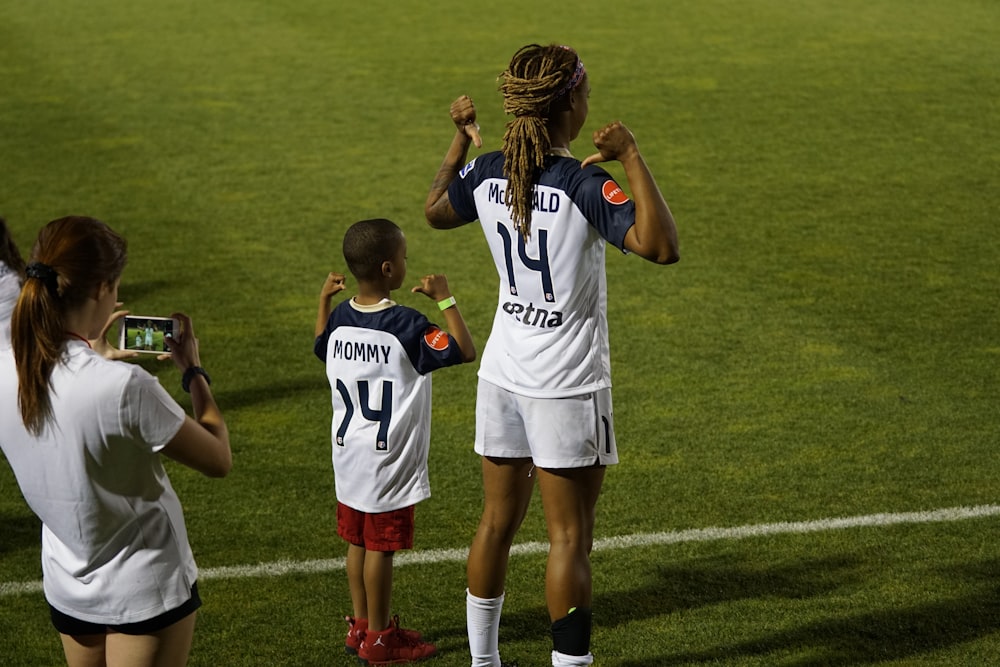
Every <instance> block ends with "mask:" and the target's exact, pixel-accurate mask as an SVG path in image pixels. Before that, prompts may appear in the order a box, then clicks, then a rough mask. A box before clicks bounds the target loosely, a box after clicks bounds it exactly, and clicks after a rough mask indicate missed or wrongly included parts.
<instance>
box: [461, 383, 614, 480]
mask: <svg viewBox="0 0 1000 667" xmlns="http://www.w3.org/2000/svg"><path fill="white" fill-rule="evenodd" d="M476 453H478V454H480V455H482V456H491V457H496V458H503V459H520V458H530V459H531V460H532V462H534V464H535V465H536V466H538V467H539V468H585V467H587V466H592V465H595V464H600V465H612V464H615V463H618V447H617V445H616V443H615V422H614V414H613V411H612V409H611V390H610V389H601V390H600V391H596V392H593V393H590V394H582V395H580V396H570V397H567V398H529V397H527V396H521V395H520V394H515V393H513V392H510V391H507V390H506V389H502V388H500V387H498V386H496V385H495V384H492V383H490V382H487V381H486V380H483V379H480V380H479V388H478V394H477V396H476Z"/></svg>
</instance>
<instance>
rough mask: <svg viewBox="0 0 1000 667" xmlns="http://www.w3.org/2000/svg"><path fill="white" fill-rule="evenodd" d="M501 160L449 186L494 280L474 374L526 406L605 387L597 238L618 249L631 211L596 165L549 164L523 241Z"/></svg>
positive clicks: (476, 163)
mask: <svg viewBox="0 0 1000 667" xmlns="http://www.w3.org/2000/svg"><path fill="white" fill-rule="evenodd" d="M506 187H507V179H506V178H505V177H504V175H503V154H502V153H500V152H499V151H497V152H492V153H486V154H484V155H481V156H479V157H477V158H476V159H474V160H473V161H472V162H470V163H469V164H468V165H466V166H465V168H464V169H462V171H461V172H460V173H459V177H458V178H456V179H455V180H454V181H452V183H451V185H450V186H449V188H448V198H449V199H450V201H451V205H452V207H453V208H454V209H455V212H456V213H457V214H458V215H459V216H460V217H461V218H462V219H464V220H468V221H472V220H476V219H478V220H479V221H480V223H481V225H482V228H483V233H484V234H485V236H486V241H487V243H488V244H489V247H490V252H491V253H492V254H493V261H494V263H495V264H496V269H497V274H498V276H499V278H500V289H499V299H498V303H497V310H496V314H495V315H494V317H493V329H492V331H491V332H490V336H489V339H488V340H487V342H486V349H485V350H484V352H483V357H482V362H481V364H480V367H479V376H480V377H481V378H483V379H484V380H487V381H488V382H492V383H493V384H496V385H499V386H501V387H503V388H505V389H507V390H509V391H512V392H515V393H519V394H522V395H525V396H531V397H535V398H559V397H565V396H576V395H580V394H586V393H589V392H592V391H595V390H597V389H604V388H607V387H610V386H611V355H610V351H609V346H608V323H607V282H606V277H605V271H604V248H605V240H607V241H608V242H610V243H612V244H613V245H614V246H616V247H618V248H620V249H624V243H625V234H626V233H627V232H628V230H629V228H630V227H631V226H632V225H633V224H634V223H635V204H634V203H633V202H632V201H631V200H630V199H628V197H626V196H625V194H624V192H623V191H622V189H621V188H620V187H619V186H618V185H617V183H615V181H614V179H612V178H611V176H610V175H609V174H608V173H607V172H606V171H605V170H603V169H601V168H600V167H596V166H593V165H591V166H588V167H587V168H586V169H581V168H580V162H579V161H578V160H575V159H572V158H559V157H554V156H553V157H550V158H549V159H548V162H547V164H546V168H545V170H544V171H543V172H542V174H541V176H540V178H539V182H538V185H537V186H536V187H535V198H534V202H533V206H532V212H531V236H530V238H529V240H528V242H527V243H525V242H524V240H523V237H522V236H521V234H520V232H519V231H518V230H517V229H515V228H514V226H513V223H512V221H511V219H510V211H509V210H508V208H507V206H506V205H505V204H504V190H505V189H506Z"/></svg>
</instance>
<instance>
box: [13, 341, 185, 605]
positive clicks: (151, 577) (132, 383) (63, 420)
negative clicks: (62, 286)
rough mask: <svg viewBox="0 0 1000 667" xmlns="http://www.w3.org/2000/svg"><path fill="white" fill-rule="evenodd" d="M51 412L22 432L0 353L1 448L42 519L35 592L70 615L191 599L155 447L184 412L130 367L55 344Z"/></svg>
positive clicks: (181, 539)
mask: <svg viewBox="0 0 1000 667" xmlns="http://www.w3.org/2000/svg"><path fill="white" fill-rule="evenodd" d="M50 389H51V391H50V394H49V395H50V397H51V401H52V414H53V420H51V421H50V422H48V423H47V424H46V426H45V428H44V430H43V432H42V433H41V435H40V436H38V437H35V436H32V435H31V434H29V433H28V432H27V430H26V429H25V428H24V424H23V422H22V420H21V413H20V411H19V409H18V405H17V374H16V367H15V364H14V358H13V354H12V352H11V351H10V350H6V351H4V352H2V353H0V423H2V424H3V430H2V431H0V447H2V449H3V453H4V455H5V456H6V457H7V461H8V462H9V463H10V466H11V468H12V469H13V470H14V475H15V477H16V478H17V483H18V486H20V488H21V493H22V494H23V495H24V499H25V500H26V501H27V503H28V505H29V507H31V509H32V511H33V512H34V513H35V514H36V515H38V517H39V518H40V519H41V521H42V574H43V582H44V590H45V598H46V599H47V600H48V602H49V604H51V605H52V606H53V607H55V608H56V609H58V610H59V611H61V612H63V613H65V614H68V615H70V616H72V617H74V618H77V619H80V620H83V621H89V622H92V623H102V624H108V625H121V624H125V623H135V622H138V621H144V620H148V619H150V618H153V617H155V616H158V615H160V614H162V613H164V612H166V611H169V610H170V609H173V608H175V607H178V606H180V605H181V604H183V603H184V602H186V601H187V600H188V598H190V594H191V585H192V584H193V583H194V581H195V580H196V578H197V574H198V572H197V568H196V566H195V562H194V557H193V555H192V553H191V547H190V546H189V545H188V539H187V530H186V528H185V526H184V517H183V514H182V512H181V505H180V501H179V500H178V498H177V494H176V493H175V492H174V490H173V488H172V487H171V485H170V480H169V479H168V478H167V475H166V472H165V471H164V469H163V465H162V462H161V460H160V454H159V453H158V452H159V451H160V450H161V449H162V448H163V447H164V446H165V445H166V444H167V443H168V442H169V441H170V440H171V438H173V437H174V435H176V433H177V431H178V430H179V429H180V427H181V425H182V424H183V422H184V419H185V416H184V411H183V410H182V409H181V407H180V406H179V405H177V403H176V402H175V401H174V400H173V398H171V396H170V395H169V394H168V393H167V392H166V390H164V389H163V387H162V386H160V383H159V382H158V381H157V379H156V378H155V377H153V376H152V375H150V374H149V373H148V372H146V371H145V370H143V369H142V368H141V367H139V366H136V365H133V364H128V363H124V362H116V361H109V360H106V359H104V358H103V357H101V356H100V355H99V354H97V353H96V352H94V351H93V350H91V349H90V346H89V345H88V344H87V343H85V342H84V341H80V340H71V341H69V342H67V343H66V346H65V348H64V352H63V357H62V360H61V362H60V363H59V364H58V365H56V367H55V368H54V369H53V371H52V377H51V381H50Z"/></svg>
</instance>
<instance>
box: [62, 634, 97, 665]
mask: <svg viewBox="0 0 1000 667" xmlns="http://www.w3.org/2000/svg"><path fill="white" fill-rule="evenodd" d="M59 638H60V639H61V640H62V646H63V653H65V654H66V664H67V665H68V666H69V667H104V666H105V665H106V664H107V662H106V658H105V653H106V650H105V649H106V646H105V640H106V639H107V635H76V636H71V635H64V634H62V633H60V634H59Z"/></svg>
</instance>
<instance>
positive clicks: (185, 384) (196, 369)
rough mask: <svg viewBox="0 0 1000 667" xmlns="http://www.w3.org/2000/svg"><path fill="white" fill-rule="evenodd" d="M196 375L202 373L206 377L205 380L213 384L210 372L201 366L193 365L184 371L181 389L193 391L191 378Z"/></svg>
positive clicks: (188, 391)
mask: <svg viewBox="0 0 1000 667" xmlns="http://www.w3.org/2000/svg"><path fill="white" fill-rule="evenodd" d="M195 375H200V376H202V377H203V378H205V382H207V383H208V384H212V378H210V377H208V373H207V372H206V371H205V369H204V368H202V367H201V366H192V367H191V368H189V369H187V370H186V371H184V375H182V376H181V389H183V390H184V391H186V392H187V393H189V394H190V393H191V380H193V379H194V376H195Z"/></svg>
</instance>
